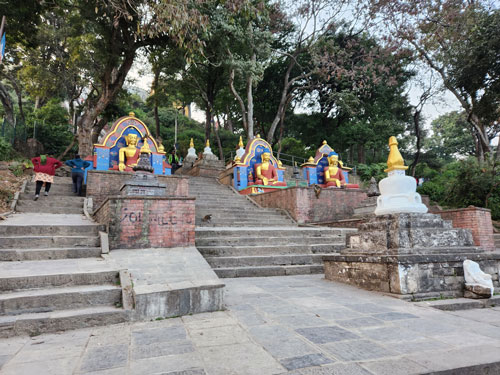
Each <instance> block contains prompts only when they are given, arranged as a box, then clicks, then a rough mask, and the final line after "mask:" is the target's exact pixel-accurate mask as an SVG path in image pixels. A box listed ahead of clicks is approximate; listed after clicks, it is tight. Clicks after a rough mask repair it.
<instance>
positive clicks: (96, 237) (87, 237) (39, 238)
mask: <svg viewBox="0 0 500 375" xmlns="http://www.w3.org/2000/svg"><path fill="white" fill-rule="evenodd" d="M3 238H9V239H12V238H13V239H29V240H46V239H49V238H57V239H59V238H70V239H92V240H95V239H98V238H99V236H97V235H95V236H67V235H60V236H59V235H54V236H5V235H1V236H0V241H1V240H2V239H3Z"/></svg>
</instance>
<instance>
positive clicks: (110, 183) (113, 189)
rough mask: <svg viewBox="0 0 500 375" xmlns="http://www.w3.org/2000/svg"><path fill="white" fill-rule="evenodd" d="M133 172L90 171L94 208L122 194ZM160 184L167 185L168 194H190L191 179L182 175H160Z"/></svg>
mask: <svg viewBox="0 0 500 375" xmlns="http://www.w3.org/2000/svg"><path fill="white" fill-rule="evenodd" d="M133 175H134V173H133V172H119V171H95V170H94V171H89V172H88V174H87V197H92V198H93V201H94V208H98V207H99V206H100V204H101V203H102V202H104V200H105V199H106V198H107V197H109V196H116V195H120V188H121V187H122V185H123V184H124V182H125V181H127V180H130V179H131V178H132V176H133ZM156 177H158V181H159V182H160V184H164V185H166V187H167V189H166V195H167V196H172V197H187V196H188V195H189V179H188V178H187V177H180V176H159V175H157V176H156Z"/></svg>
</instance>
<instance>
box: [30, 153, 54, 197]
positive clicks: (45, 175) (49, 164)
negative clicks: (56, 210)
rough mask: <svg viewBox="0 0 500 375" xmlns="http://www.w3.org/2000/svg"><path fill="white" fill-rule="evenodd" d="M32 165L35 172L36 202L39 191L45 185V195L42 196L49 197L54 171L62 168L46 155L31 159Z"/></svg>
mask: <svg viewBox="0 0 500 375" xmlns="http://www.w3.org/2000/svg"><path fill="white" fill-rule="evenodd" d="M31 162H32V163H33V171H34V172H35V183H36V188H35V198H34V200H37V199H38V197H39V196H40V190H41V189H42V185H43V184H44V183H45V193H44V195H45V196H47V195H49V190H50V186H51V185H52V183H53V182H54V176H55V174H56V169H57V168H59V167H60V166H62V163H61V162H60V161H59V160H57V159H54V158H51V157H49V156H47V155H40V156H37V157H36V158H33V159H31Z"/></svg>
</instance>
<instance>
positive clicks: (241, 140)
mask: <svg viewBox="0 0 500 375" xmlns="http://www.w3.org/2000/svg"><path fill="white" fill-rule="evenodd" d="M238 146H240V147H241V148H243V138H242V136H241V135H240V143H238Z"/></svg>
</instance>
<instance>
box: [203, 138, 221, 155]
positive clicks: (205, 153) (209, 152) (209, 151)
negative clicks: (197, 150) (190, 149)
mask: <svg viewBox="0 0 500 375" xmlns="http://www.w3.org/2000/svg"><path fill="white" fill-rule="evenodd" d="M203 159H205V160H219V158H218V157H217V156H215V155H214V154H213V152H212V149H211V148H210V141H209V140H208V139H207V143H206V145H205V149H204V150H203Z"/></svg>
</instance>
